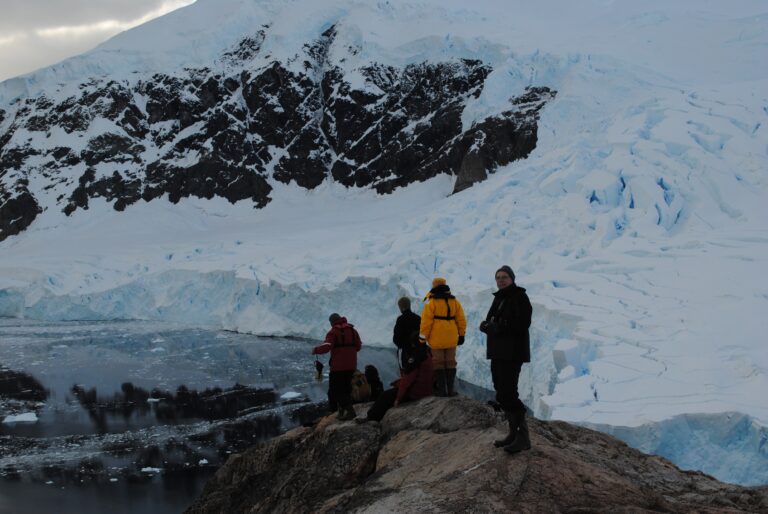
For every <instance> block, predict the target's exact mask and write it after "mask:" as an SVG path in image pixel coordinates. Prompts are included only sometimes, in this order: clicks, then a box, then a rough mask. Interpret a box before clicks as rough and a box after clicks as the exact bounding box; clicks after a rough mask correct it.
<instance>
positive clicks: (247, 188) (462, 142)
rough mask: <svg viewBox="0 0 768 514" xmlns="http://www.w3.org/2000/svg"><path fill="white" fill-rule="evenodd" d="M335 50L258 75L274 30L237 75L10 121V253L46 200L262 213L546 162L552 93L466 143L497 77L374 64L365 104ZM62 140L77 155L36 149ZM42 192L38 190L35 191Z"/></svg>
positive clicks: (249, 42)
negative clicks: (281, 201) (334, 59)
mask: <svg viewBox="0 0 768 514" xmlns="http://www.w3.org/2000/svg"><path fill="white" fill-rule="evenodd" d="M335 35H336V33H335V30H334V29H333V28H331V29H329V30H328V31H326V32H325V33H323V35H322V36H321V37H320V38H319V39H318V41H316V42H313V43H311V44H307V45H305V48H304V51H303V53H302V54H301V55H298V56H296V59H302V60H303V63H302V65H301V66H300V67H299V68H300V69H301V70H302V71H301V72H297V71H295V70H296V69H297V67H296V66H295V63H294V62H291V63H284V62H279V61H277V60H273V61H269V59H267V61H266V62H269V63H268V64H267V65H265V66H261V67H251V65H249V63H250V62H251V60H252V59H253V58H254V57H255V56H257V55H259V52H260V51H261V49H260V46H261V43H262V42H263V40H264V37H265V31H263V30H262V31H260V32H259V33H258V34H257V35H256V36H254V37H252V38H246V39H244V40H242V41H241V43H240V44H239V46H237V48H235V49H234V50H232V51H231V52H227V53H225V54H224V55H223V56H222V58H221V63H222V64H223V66H219V68H223V69H226V70H228V71H227V72H225V73H223V72H214V71H212V70H210V69H194V70H185V71H184V72H183V73H177V74H174V75H165V74H161V73H158V74H155V75H154V76H152V77H151V79H149V80H146V79H144V80H139V81H137V82H135V83H128V82H117V81H109V80H92V81H90V82H88V83H84V84H81V85H80V94H79V96H71V97H69V98H66V99H63V100H60V101H59V100H57V101H54V100H51V99H50V98H49V97H48V96H46V95H41V96H38V97H35V98H27V99H23V100H19V101H18V102H17V103H16V104H15V105H14V106H13V107H14V108H15V111H0V202H1V203H0V240H3V239H5V238H7V237H9V236H12V235H15V234H18V233H19V232H21V231H22V230H24V229H25V228H26V227H28V226H29V225H30V224H31V223H32V221H34V219H35V217H36V216H37V215H38V214H39V213H40V212H42V209H43V207H41V205H43V204H44V203H45V202H42V201H41V199H40V196H41V195H42V194H44V195H46V196H49V197H52V198H55V206H56V207H57V208H61V209H62V211H63V212H64V213H65V214H67V215H69V214H71V213H72V212H74V211H75V210H77V209H87V208H88V204H89V200H91V199H93V198H96V197H103V198H105V199H107V200H108V201H110V202H112V205H113V206H114V208H115V209H116V210H118V211H122V210H124V209H125V208H126V207H127V206H129V205H131V204H133V203H135V202H137V201H139V200H144V201H151V200H153V199H155V198H158V197H160V196H163V195H165V194H167V195H168V198H169V199H170V201H171V202H174V203H176V202H178V201H179V200H180V199H181V198H184V197H188V196H196V197H202V198H212V197H214V196H221V197H224V198H226V199H227V200H229V201H230V202H237V201H240V200H250V201H252V202H253V204H254V206H255V207H263V206H265V205H266V204H267V203H268V202H269V201H270V192H271V190H272V188H271V186H270V184H269V179H274V180H277V181H280V182H283V183H289V182H291V181H294V182H295V183H296V184H297V185H298V186H300V187H304V188H308V189H311V188H315V187H317V186H318V185H319V184H320V183H322V182H323V181H324V180H327V179H329V177H330V178H332V180H335V181H338V182H340V183H342V184H344V185H346V186H357V187H370V188H373V189H375V190H376V191H377V192H379V193H391V192H392V191H394V190H395V189H396V188H398V187H402V186H406V185H408V184H411V183H413V182H416V181H423V180H426V179H429V178H432V177H434V176H436V175H438V174H442V173H447V174H451V175H454V176H456V177H457V180H456V185H455V191H460V190H462V189H465V188H467V187H469V186H471V185H472V184H473V183H475V182H478V181H481V180H483V179H485V178H486V176H487V173H488V172H493V171H494V170H495V169H496V168H497V167H498V166H501V165H505V164H507V163H509V162H511V161H513V160H515V159H521V158H524V157H526V156H527V155H528V154H529V153H530V152H531V151H532V150H533V149H534V148H535V146H536V141H537V122H538V114H539V111H540V109H541V108H542V107H543V106H544V105H545V103H546V102H547V101H548V100H550V99H552V98H553V97H554V95H555V92H554V91H551V90H550V89H548V88H546V87H531V88H529V89H528V90H527V91H526V92H525V94H523V95H522V96H518V97H512V98H510V103H509V108H508V110H505V111H504V112H501V113H500V114H498V115H495V116H492V117H489V118H487V119H485V120H482V121H481V122H479V123H475V124H473V125H472V126H471V127H463V126H462V122H461V114H462V112H463V110H464V107H465V105H466V103H467V101H468V100H470V99H472V98H476V97H478V96H479V95H480V93H481V91H482V88H483V85H484V82H485V80H486V78H487V77H488V74H489V73H490V72H491V71H492V70H491V68H490V66H489V65H488V64H486V63H483V62H480V61H477V60H469V59H462V60H450V61H445V62H423V63H420V64H413V65H408V66H405V67H402V68H396V67H393V66H389V65H385V64H381V63H375V62H373V63H370V64H368V65H366V66H365V67H364V68H362V69H360V70H359V71H360V72H361V73H362V75H363V76H364V77H365V80H366V81H367V82H368V84H367V86H368V87H365V88H363V89H356V88H355V87H353V85H352V84H351V83H350V81H349V80H348V79H347V78H346V77H345V72H344V70H343V69H342V68H341V67H339V66H338V65H333V64H331V63H330V62H329V60H328V53H329V48H330V46H331V45H332V43H333V41H334V38H335ZM348 51H349V52H350V53H352V54H354V53H356V52H357V50H356V49H354V48H351V49H348ZM267 57H268V56H265V58H267ZM262 62H265V61H264V60H262ZM62 133H63V134H65V136H64V137H61V134H62ZM57 135H58V136H57ZM52 138H53V139H52ZM57 139H60V140H62V141H70V142H71V141H76V142H77V143H78V145H79V146H77V145H74V144H70V145H65V144H62V145H61V146H54V145H50V144H48V145H46V148H42V145H39V144H37V145H36V144H35V141H40V140H45V141H51V140H57ZM31 178H34V183H36V184H40V183H41V182H42V183H44V184H45V185H44V187H43V188H42V190H40V191H38V190H32V189H30V187H29V184H30V179H31ZM50 204H51V201H48V202H47V204H46V207H45V208H49V206H50Z"/></svg>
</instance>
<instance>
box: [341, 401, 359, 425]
mask: <svg viewBox="0 0 768 514" xmlns="http://www.w3.org/2000/svg"><path fill="white" fill-rule="evenodd" d="M356 417H357V413H356V412H355V409H354V407H352V406H351V405H350V406H349V407H342V408H341V409H339V415H338V420H339V421H349V420H352V419H355V418H356Z"/></svg>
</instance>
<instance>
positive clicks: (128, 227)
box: [0, 0, 768, 483]
mask: <svg viewBox="0 0 768 514" xmlns="http://www.w3.org/2000/svg"><path fill="white" fill-rule="evenodd" d="M766 62H768V10H766V9H765V6H764V3H763V2H761V1H748V0H745V1H740V2H736V3H729V4H727V5H726V4H724V3H722V2H715V1H693V0H690V1H679V2H662V1H649V2H631V1H628V0H627V1H597V0H587V1H584V2H578V3H577V2H568V1H565V0H551V1H547V2H537V3H535V5H533V4H532V3H530V2H517V1H503V2H502V1H492V0H488V1H485V2H477V3H476V4H472V5H469V4H467V3H466V2H460V1H454V0H447V1H446V0H442V1H437V0H422V1H379V2H365V1H362V0H358V1H355V0H333V1H331V0H325V1H317V0H314V1H308V0H291V1H277V0H274V1H272V0H263V1H256V0H218V1H214V0H198V2H197V3H195V4H193V5H191V6H189V7H187V8H184V9H181V10H179V11H176V12H174V13H171V14H169V15H167V16H165V17H163V18H160V19H157V20H155V21H153V22H150V23H148V24H146V25H143V26H141V27H138V28H136V29H133V30H131V31H128V32H125V33H123V34H121V35H119V36H117V37H115V38H113V39H112V40H110V41H109V42H107V43H105V44H103V45H101V46H100V47H98V48H96V49H95V50H93V51H92V52H89V53H87V54H84V55H82V56H79V57H77V58H74V59H69V60H67V61H64V62H62V63H59V64H57V65H55V66H52V67H50V68H47V69H44V70H40V71H39V72H36V73H34V74H31V75H27V76H24V77H19V78H15V79H12V80H9V81H6V82H4V83H2V84H0V195H1V198H2V200H0V202H2V203H1V204H0V230H1V231H2V233H0V238H2V239H4V240H3V241H2V242H0V315H5V316H25V317H34V318H43V319H112V318H138V319H164V320H171V321H178V322H182V323H186V324H198V325H214V326H222V327H225V328H230V329H235V330H241V331H250V332H254V333H259V334H276V335H285V334H291V335H301V336H309V337H317V336H319V335H321V334H322V333H323V331H324V329H325V326H326V321H325V319H326V318H327V315H328V313H329V312H332V311H339V312H342V313H343V314H345V315H347V316H348V317H349V318H350V320H351V321H352V322H354V323H356V324H357V326H358V327H359V328H360V331H361V334H362V335H363V339H364V341H365V343H366V344H379V345H387V344H389V340H390V331H391V326H392V323H393V320H394V317H395V316H396V313H397V311H396V306H395V301H396V299H397V297H398V296H400V295H402V294H409V295H412V296H413V297H421V296H423V294H424V293H425V292H426V291H427V289H428V287H429V284H430V282H431V279H432V277H433V276H435V275H441V276H445V277H446V278H447V279H448V283H449V284H450V285H451V287H452V289H453V291H454V293H455V294H457V296H458V297H459V299H460V300H461V301H462V302H463V304H464V306H465V310H466V311H467V313H468V316H469V321H470V326H472V327H474V326H477V324H478V323H479V321H480V319H481V318H482V317H483V315H484V313H485V310H486V309H487V307H488V305H489V304H490V293H491V291H492V290H493V273H494V271H495V270H496V269H497V268H498V267H499V266H500V265H501V264H509V265H511V266H512V267H513V268H514V269H515V271H516V273H517V275H518V283H519V284H520V285H522V286H523V287H526V288H527V289H528V292H529V295H530V297H531V299H532V301H533V303H534V309H535V311H534V326H533V328H532V335H533V338H532V340H533V345H534V362H532V364H531V365H530V366H526V367H525V371H524V377H523V381H524V384H525V391H526V398H525V400H526V402H527V403H528V404H529V405H530V406H531V407H532V408H533V409H534V411H535V413H536V414H537V415H538V416H541V417H545V418H555V419H564V420H568V421H575V422H581V423H587V424H592V425H593V426H598V427H601V429H604V430H608V431H614V432H615V433H617V434H619V435H621V436H622V437H623V438H624V439H625V440H631V441H632V442H633V444H635V445H638V446H641V447H642V448H643V449H645V450H647V451H656V452H661V453H665V452H667V453H675V452H677V453H680V454H684V455H685V456H686V459H687V460H686V461H685V462H686V464H685V465H686V466H690V467H698V468H701V469H706V470H708V471H710V472H712V473H715V474H716V476H718V478H721V479H725V480H732V481H739V482H742V483H766V482H768V445H766V444H765V442H766V440H768V435H767V434H768V431H767V430H766V426H768V399H766V397H765V391H768V375H766V373H768V351H766V342H768V341H767V340H766V335H765V334H766V333H768V318H767V317H766V313H768V274H766V273H765V269H766V262H767V261H768V174H767V172H768V146H767V144H768V137H766V134H768V133H767V132H766V123H767V122H768V71H766V70H768V67H766V66H765V64H766ZM470 186H471V187H470ZM459 353H460V355H459V374H460V375H461V376H462V377H463V378H465V379H467V380H470V381H473V382H475V383H478V384H481V385H485V386H489V385H490V377H489V373H488V365H487V362H486V361H485V358H484V341H483V339H482V337H481V334H480V333H479V332H478V331H476V330H472V331H470V332H469V334H468V337H467V344H465V345H464V346H463V347H462V348H461V350H460V352H459ZM686 445H689V446H686ZM702 448H703V449H702Z"/></svg>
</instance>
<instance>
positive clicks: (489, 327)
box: [480, 321, 501, 336]
mask: <svg viewBox="0 0 768 514" xmlns="http://www.w3.org/2000/svg"><path fill="white" fill-rule="evenodd" d="M480 332H485V333H486V334H488V335H489V336H494V335H496V334H498V333H499V332H501V326H500V325H499V324H498V323H496V322H495V321H483V322H482V323H480Z"/></svg>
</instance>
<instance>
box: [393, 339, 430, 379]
mask: <svg viewBox="0 0 768 514" xmlns="http://www.w3.org/2000/svg"><path fill="white" fill-rule="evenodd" d="M430 355H432V351H431V350H430V349H429V346H427V345H426V344H425V343H422V342H420V341H419V333H418V332H414V333H413V334H411V337H409V338H408V344H406V345H405V346H404V347H403V348H402V349H401V350H400V368H402V370H403V371H404V372H405V373H410V372H411V371H413V370H415V369H416V368H418V367H419V366H420V365H421V363H422V362H424V360H426V358H427V357H428V356H430Z"/></svg>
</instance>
